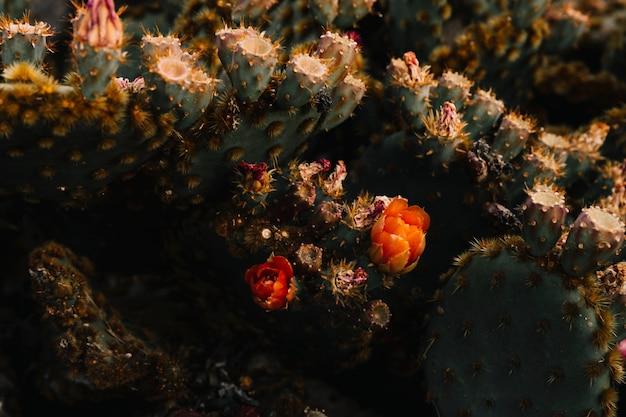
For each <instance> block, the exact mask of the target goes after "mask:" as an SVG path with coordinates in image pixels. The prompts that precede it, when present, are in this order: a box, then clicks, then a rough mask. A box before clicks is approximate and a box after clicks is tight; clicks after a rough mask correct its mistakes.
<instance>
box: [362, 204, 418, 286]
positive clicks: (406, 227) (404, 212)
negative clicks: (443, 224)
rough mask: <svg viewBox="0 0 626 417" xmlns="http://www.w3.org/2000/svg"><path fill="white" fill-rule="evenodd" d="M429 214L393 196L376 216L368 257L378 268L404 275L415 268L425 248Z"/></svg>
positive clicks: (382, 270)
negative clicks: (378, 215) (377, 216)
mask: <svg viewBox="0 0 626 417" xmlns="http://www.w3.org/2000/svg"><path fill="white" fill-rule="evenodd" d="M429 226H430V216H429V215H428V214H427V213H426V212H425V211H424V209H423V208H421V207H419V206H409V204H408V201H407V200H406V199H405V198H402V197H396V198H394V199H393V200H391V202H390V203H389V205H388V206H387V208H386V209H385V211H384V212H383V213H382V214H381V216H380V217H379V218H378V220H377V221H376V223H375V224H374V227H372V232H371V241H372V243H371V246H370V251H369V257H370V259H371V260H372V262H374V263H375V264H376V265H378V270H379V271H381V272H385V273H390V274H406V273H407V272H410V271H412V270H413V268H415V266H416V265H417V262H418V261H419V258H420V256H421V254H422V253H423V252H424V249H425V248H426V231H427V230H428V228H429Z"/></svg>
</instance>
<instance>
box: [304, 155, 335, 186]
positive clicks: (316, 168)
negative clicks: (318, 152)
mask: <svg viewBox="0 0 626 417" xmlns="http://www.w3.org/2000/svg"><path fill="white" fill-rule="evenodd" d="M328 170H330V161H329V160H328V159H324V158H321V159H318V160H317V161H314V162H303V163H301V164H299V165H298V172H299V174H300V177H301V178H302V181H311V177H313V176H314V175H317V174H319V173H320V172H326V171H328Z"/></svg>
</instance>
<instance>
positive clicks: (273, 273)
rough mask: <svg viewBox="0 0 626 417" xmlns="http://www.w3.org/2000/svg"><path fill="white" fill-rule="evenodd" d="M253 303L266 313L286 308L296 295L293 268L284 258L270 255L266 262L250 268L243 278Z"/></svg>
mask: <svg viewBox="0 0 626 417" xmlns="http://www.w3.org/2000/svg"><path fill="white" fill-rule="evenodd" d="M244 279H245V281H246V282H247V283H248V285H250V290H251V291H252V297H253V299H254V301H255V302H256V303H257V304H258V305H259V306H260V307H261V308H263V309H265V310H267V311H271V310H280V309H283V308H285V307H287V303H289V302H290V301H291V300H293V298H294V296H295V294H296V286H295V283H294V279H293V268H292V267H291V263H289V260H288V259H287V258H285V257H284V256H274V255H271V256H270V257H269V259H268V260H267V262H265V263H263V264H257V265H253V266H252V267H250V268H249V269H248V270H247V271H246V273H245V276H244Z"/></svg>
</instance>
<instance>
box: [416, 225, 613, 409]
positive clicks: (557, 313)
mask: <svg viewBox="0 0 626 417" xmlns="http://www.w3.org/2000/svg"><path fill="white" fill-rule="evenodd" d="M524 248H525V243H524V241H523V240H522V239H521V238H520V237H507V238H503V239H498V240H485V241H481V242H477V243H476V244H475V245H474V247H473V248H472V249H471V250H470V251H468V252H466V253H465V254H463V255H461V256H459V257H458V258H457V267H456V269H453V270H451V271H450V272H449V273H448V274H446V276H445V278H446V284H445V286H444V288H443V290H442V293H441V294H440V296H439V297H437V300H436V305H435V308H434V310H433V313H432V318H431V321H430V323H429V329H428V332H427V338H428V339H427V340H426V344H425V352H424V357H423V358H424V363H423V365H424V373H425V377H426V381H427V385H428V390H429V399H430V400H431V401H432V402H433V404H434V406H435V407H436V408H437V410H438V415H440V416H442V417H448V416H469V415H472V416H516V415H534V416H540V415H541V416H607V417H609V416H614V415H615V407H616V401H617V391H616V390H615V384H616V383H617V382H619V380H620V379H621V378H622V372H623V371H622V359H621V357H620V356H619V354H616V352H613V351H611V349H610V346H611V343H612V342H613V335H614V333H613V327H614V323H615V321H614V320H615V319H614V316H613V315H612V314H611V312H610V310H609V304H610V303H608V302H607V300H608V297H607V296H605V294H603V293H602V292H601V291H600V290H599V289H598V285H597V284H596V279H595V276H593V275H589V276H587V277H585V278H579V279H577V278H572V277H568V276H567V275H565V274H562V273H560V272H559V271H558V270H556V269H554V270H550V269H549V268H548V267H544V266H542V264H541V262H539V261H538V258H531V257H529V256H527V255H526V253H525V249H524ZM539 260H543V261H545V262H544V263H543V264H545V265H553V263H551V262H548V260H547V259H546V258H540V259H539Z"/></svg>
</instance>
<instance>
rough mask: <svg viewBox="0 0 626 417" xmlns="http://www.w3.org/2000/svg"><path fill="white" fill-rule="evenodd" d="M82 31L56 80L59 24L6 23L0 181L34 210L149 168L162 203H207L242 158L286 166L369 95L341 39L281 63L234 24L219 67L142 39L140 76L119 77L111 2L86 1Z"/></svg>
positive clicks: (120, 49) (174, 43) (118, 38)
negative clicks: (52, 65)
mask: <svg viewBox="0 0 626 417" xmlns="http://www.w3.org/2000/svg"><path fill="white" fill-rule="evenodd" d="M72 24H73V36H72V41H71V51H72V60H73V62H74V68H73V70H72V71H71V72H70V73H69V74H67V75H66V76H65V78H64V79H63V80H57V79H55V78H54V77H53V76H51V75H49V74H47V73H46V71H45V68H44V67H43V63H44V59H45V55H46V52H47V51H48V49H49V46H48V45H47V43H46V40H47V38H49V37H50V36H52V35H53V31H52V29H51V27H50V26H49V25H48V24H45V23H43V22H30V21H29V15H25V16H24V17H23V18H21V19H12V18H9V17H4V18H3V20H2V22H1V31H2V39H3V53H2V65H3V78H4V83H2V84H1V85H0V93H1V94H2V96H1V100H2V105H3V108H4V109H6V111H4V112H2V115H1V116H0V117H1V118H2V120H1V123H0V130H1V134H2V136H3V137H4V138H5V140H3V141H2V145H1V146H2V156H1V158H2V163H1V165H2V177H3V180H2V184H1V185H2V187H3V189H4V190H5V192H8V193H14V192H17V193H20V194H21V195H23V196H24V197H25V198H27V199H31V200H33V201H35V200H50V201H57V202H63V203H65V204H67V205H81V204H83V205H84V204H85V202H86V201H89V200H90V199H93V198H96V197H98V196H100V195H102V194H103V193H105V192H106V188H107V186H108V185H109V184H110V183H111V182H112V181H115V180H117V179H125V178H129V177H131V176H133V175H134V174H136V173H137V171H139V170H140V168H142V167H145V166H146V165H147V162H150V164H149V165H150V170H151V171H153V172H152V175H154V177H155V178H154V183H155V185H154V187H155V190H156V191H157V192H158V193H159V194H160V195H161V197H162V198H163V199H164V200H168V201H171V200H181V201H184V203H189V202H195V203H197V202H199V201H201V200H202V199H204V198H205V196H206V194H207V193H210V192H214V191H215V190H216V189H219V188H221V187H223V185H224V181H223V178H224V176H225V175H227V174H229V173H230V172H231V170H232V169H233V167H234V166H235V165H236V163H237V162H239V161H241V160H242V159H243V158H246V159H248V160H254V161H258V162H261V161H266V162H273V163H279V162H284V161H286V160H287V159H288V158H289V157H291V156H292V155H293V154H294V153H295V151H296V150H297V149H298V148H299V147H300V146H301V145H303V144H304V143H305V141H306V139H307V138H308V137H310V136H311V135H312V134H314V133H315V132H318V131H325V130H328V129H331V128H333V127H335V126H337V125H338V124H340V123H342V122H343V121H345V120H346V119H347V118H349V117H350V115H351V113H352V112H353V111H354V109H355V108H356V106H357V105H358V103H359V102H360V101H361V99H362V97H363V95H364V94H365V91H366V83H365V80H364V79H363V78H362V77H360V76H359V75H357V74H356V71H357V69H354V68H353V62H354V61H355V60H356V58H357V56H358V54H359V47H358V45H357V43H356V42H355V41H354V40H352V39H350V38H349V37H347V36H343V35H341V34H340V33H337V32H330V31H328V32H326V33H325V34H323V35H322V36H321V37H320V38H319V40H318V42H317V44H315V45H314V44H310V43H309V44H306V45H302V46H301V47H299V48H297V47H294V48H292V50H291V51H287V52H286V55H284V53H283V51H282V50H281V46H280V44H279V43H278V42H276V41H275V40H272V39H271V38H269V37H268V36H266V35H265V34H264V33H263V32H260V31H259V30H258V29H255V28H253V27H252V26H247V27H246V26H241V27H233V28H229V27H225V28H223V29H220V30H219V31H218V32H217V33H216V34H215V40H216V42H215V43H216V45H215V48H216V53H217V55H218V56H219V58H220V60H221V63H222V65H221V66H218V67H217V68H213V69H212V71H209V69H208V67H205V66H203V64H202V63H201V62H200V60H199V57H198V54H197V53H194V52H192V51H189V50H187V49H185V48H184V47H183V46H182V43H181V40H180V39H179V38H178V37H176V36H173V35H162V34H150V33H145V34H144V35H143V37H142V39H141V43H140V45H139V48H140V56H141V63H139V64H137V65H138V70H137V71H135V72H134V73H132V74H123V75H124V76H122V75H120V74H118V73H117V71H118V69H119V68H120V67H121V66H122V65H123V64H126V66H129V65H128V64H127V63H125V60H126V59H127V55H128V54H127V53H126V51H125V50H124V46H125V45H124V26H123V22H122V20H121V19H120V17H119V16H118V14H117V12H116V10H115V9H114V5H113V2H112V1H109V0H107V1H91V2H89V3H88V4H87V5H86V6H78V7H77V10H76V13H75V17H74V18H73V20H72ZM24 50H25V51H27V52H28V53H24ZM220 77H221V78H220ZM86 137H88V138H90V140H89V141H86V140H85V138H86ZM18 138H19V140H18ZM25 167H26V168H25ZM18 172H21V174H20V175H18V174H17V173H18Z"/></svg>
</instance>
